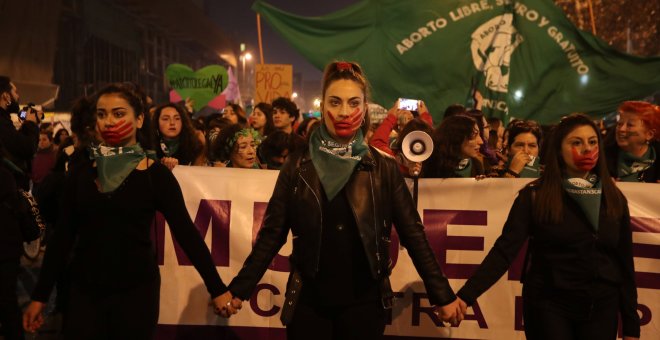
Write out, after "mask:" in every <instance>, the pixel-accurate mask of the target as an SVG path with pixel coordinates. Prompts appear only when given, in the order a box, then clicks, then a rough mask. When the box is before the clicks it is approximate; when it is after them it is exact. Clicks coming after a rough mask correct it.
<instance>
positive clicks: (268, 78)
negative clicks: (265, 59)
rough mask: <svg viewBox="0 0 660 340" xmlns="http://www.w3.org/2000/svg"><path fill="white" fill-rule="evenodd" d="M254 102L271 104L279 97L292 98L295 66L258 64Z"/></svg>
mask: <svg viewBox="0 0 660 340" xmlns="http://www.w3.org/2000/svg"><path fill="white" fill-rule="evenodd" d="M255 76H256V81H255V87H256V91H255V96H254V102H255V104H258V103H269V104H270V103H271V102H272V101H273V99H275V98H278V97H287V98H289V97H291V93H292V92H293V66H291V65H275V64H272V65H268V64H264V65H261V64H257V72H256V75H255Z"/></svg>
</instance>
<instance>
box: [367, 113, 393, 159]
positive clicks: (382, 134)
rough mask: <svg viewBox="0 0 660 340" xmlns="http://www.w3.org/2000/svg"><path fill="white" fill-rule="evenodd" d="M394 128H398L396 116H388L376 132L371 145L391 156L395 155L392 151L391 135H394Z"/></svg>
mask: <svg viewBox="0 0 660 340" xmlns="http://www.w3.org/2000/svg"><path fill="white" fill-rule="evenodd" d="M394 126H396V116H395V115H392V114H388V115H387V117H386V118H385V119H384V120H383V122H382V123H381V124H380V125H379V126H378V128H377V129H376V131H374V135H373V136H371V139H370V140H369V145H371V146H373V147H374V148H377V149H378V150H380V151H383V152H385V153H387V154H389V155H394V152H392V149H390V133H392V130H393V129H394Z"/></svg>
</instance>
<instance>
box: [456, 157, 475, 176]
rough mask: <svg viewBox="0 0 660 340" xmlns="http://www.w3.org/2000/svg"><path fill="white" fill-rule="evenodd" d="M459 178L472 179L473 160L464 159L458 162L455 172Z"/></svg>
mask: <svg viewBox="0 0 660 340" xmlns="http://www.w3.org/2000/svg"><path fill="white" fill-rule="evenodd" d="M454 172H455V173H456V175H458V177H461V178H469V177H472V159H471V158H464V159H461V161H460V162H458V165H457V166H456V170H455V171H454Z"/></svg>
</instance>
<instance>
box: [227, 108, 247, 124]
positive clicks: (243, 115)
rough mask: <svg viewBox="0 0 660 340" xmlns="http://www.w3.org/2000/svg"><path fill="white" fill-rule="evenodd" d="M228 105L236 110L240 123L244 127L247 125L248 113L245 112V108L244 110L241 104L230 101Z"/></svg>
mask: <svg viewBox="0 0 660 340" xmlns="http://www.w3.org/2000/svg"><path fill="white" fill-rule="evenodd" d="M227 106H229V107H231V109H232V111H234V114H235V115H236V119H237V120H238V124H240V125H242V126H244V127H245V126H247V114H246V113H245V110H243V108H242V107H241V106H240V105H238V104H234V103H229V104H227Z"/></svg>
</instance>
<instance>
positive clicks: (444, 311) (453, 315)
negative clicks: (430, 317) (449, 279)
mask: <svg viewBox="0 0 660 340" xmlns="http://www.w3.org/2000/svg"><path fill="white" fill-rule="evenodd" d="M465 312H467V304H466V303H465V302H464V301H463V300H461V298H459V297H456V300H454V301H453V302H452V303H450V304H447V305H444V306H436V307H435V311H434V313H435V315H437V316H438V317H440V318H441V319H442V321H444V322H448V323H449V324H451V325H452V326H454V327H456V326H458V325H460V323H461V321H463V318H464V317H465Z"/></svg>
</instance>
